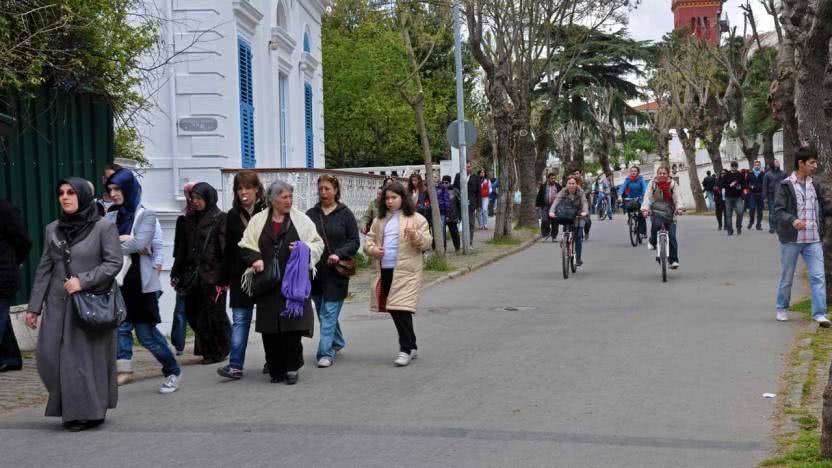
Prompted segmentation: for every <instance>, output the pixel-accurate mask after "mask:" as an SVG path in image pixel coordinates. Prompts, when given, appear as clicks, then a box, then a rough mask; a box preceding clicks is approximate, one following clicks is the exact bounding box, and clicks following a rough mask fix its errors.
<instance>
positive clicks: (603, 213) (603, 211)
mask: <svg viewBox="0 0 832 468" xmlns="http://www.w3.org/2000/svg"><path fill="white" fill-rule="evenodd" d="M609 206H610V200H609V196H608V195H606V194H599V199H598V206H597V207H596V211H597V213H598V219H599V220H602V221H603V220H604V218H606V217H607V215H608V214H609V213H608V210H609Z"/></svg>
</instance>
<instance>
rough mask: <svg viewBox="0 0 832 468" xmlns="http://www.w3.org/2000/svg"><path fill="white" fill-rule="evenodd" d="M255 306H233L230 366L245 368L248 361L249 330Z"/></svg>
mask: <svg viewBox="0 0 832 468" xmlns="http://www.w3.org/2000/svg"><path fill="white" fill-rule="evenodd" d="M253 314H254V308H253V307H232V308H231V318H232V320H233V323H232V324H231V354H230V357H229V358H228V367H230V368H232V369H240V370H243V364H244V363H245V362H246V348H247V347H248V332H249V330H250V329H251V316H252V315H253Z"/></svg>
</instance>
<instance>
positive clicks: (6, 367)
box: [0, 364, 23, 372]
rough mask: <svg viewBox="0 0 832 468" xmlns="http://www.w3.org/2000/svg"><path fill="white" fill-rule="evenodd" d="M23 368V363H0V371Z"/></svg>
mask: <svg viewBox="0 0 832 468" xmlns="http://www.w3.org/2000/svg"><path fill="white" fill-rule="evenodd" d="M20 369H23V365H22V364H21V365H17V366H13V365H11V364H0V372H11V371H18V370H20Z"/></svg>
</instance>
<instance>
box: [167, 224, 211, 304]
mask: <svg viewBox="0 0 832 468" xmlns="http://www.w3.org/2000/svg"><path fill="white" fill-rule="evenodd" d="M216 224H217V216H214V220H213V222H212V223H211V227H210V228H209V229H208V235H207V236H205V242H204V243H203V245H202V251H201V253H203V254H204V253H205V251H206V249H208V242H209V241H210V240H211V235H212V234H213V233H214V226H216ZM199 259H200V261H199V262H197V264H196V265H192V266H189V267H188V268H186V269H185V271H184V272H183V273H182V275H181V276H180V277H179V278H178V280H177V281H176V288H175V289H176V292H178V293H179V294H182V295H185V296H187V295H188V294H190V293H192V292H194V291H196V289H197V288H199V284H200V283H199V265H200V263H201V260H202V256H201V255H200V257H199Z"/></svg>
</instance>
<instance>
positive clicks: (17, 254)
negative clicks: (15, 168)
mask: <svg viewBox="0 0 832 468" xmlns="http://www.w3.org/2000/svg"><path fill="white" fill-rule="evenodd" d="M0 219H2V220H3V222H2V223H0V297H2V298H4V299H7V298H11V297H12V296H14V293H16V292H17V289H18V288H19V287H20V265H21V264H22V263H23V262H24V261H25V260H26V256H27V255H29V251H30V250H31V249H32V241H31V240H30V239H29V235H28V234H27V233H26V226H25V225H24V224H23V217H21V216H20V212H19V211H18V210H17V208H15V207H14V206H13V205H12V204H11V203H9V202H7V201H5V200H0ZM0 339H2V337H0Z"/></svg>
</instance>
